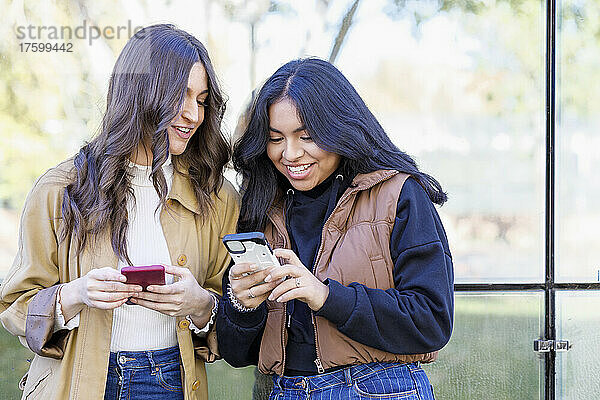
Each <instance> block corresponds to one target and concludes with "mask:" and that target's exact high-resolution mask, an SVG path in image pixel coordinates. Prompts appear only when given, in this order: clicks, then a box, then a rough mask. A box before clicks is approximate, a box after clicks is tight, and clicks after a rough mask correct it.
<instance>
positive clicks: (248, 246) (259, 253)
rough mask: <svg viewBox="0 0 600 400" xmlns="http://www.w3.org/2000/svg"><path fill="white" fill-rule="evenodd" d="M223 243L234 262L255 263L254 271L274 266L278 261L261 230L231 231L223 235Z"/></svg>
mask: <svg viewBox="0 0 600 400" xmlns="http://www.w3.org/2000/svg"><path fill="white" fill-rule="evenodd" d="M223 244H224V245H225V247H226V248H227V251H228V252H229V255H231V258H232V259H233V262H234V263H236V264H240V263H249V264H256V265H257V266H258V268H257V269H256V271H260V270H263V269H265V268H268V267H271V266H276V267H279V266H280V264H279V261H278V260H277V257H275V255H274V254H273V251H272V250H271V246H269V243H267V240H266V239H265V235H264V234H263V233H262V232H247V233H232V234H229V235H225V236H224V237H223Z"/></svg>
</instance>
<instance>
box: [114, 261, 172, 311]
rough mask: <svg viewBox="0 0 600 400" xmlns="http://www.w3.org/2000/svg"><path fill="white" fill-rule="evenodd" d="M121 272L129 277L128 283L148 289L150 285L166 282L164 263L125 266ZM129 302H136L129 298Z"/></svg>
mask: <svg viewBox="0 0 600 400" xmlns="http://www.w3.org/2000/svg"><path fill="white" fill-rule="evenodd" d="M121 273H122V274H123V275H125V276H126V277H127V282H126V283H128V284H134V285H140V286H141V287H142V290H146V287H148V285H164V284H165V267H163V266H162V265H141V266H136V267H123V268H121ZM127 304H134V303H132V302H131V301H129V300H127Z"/></svg>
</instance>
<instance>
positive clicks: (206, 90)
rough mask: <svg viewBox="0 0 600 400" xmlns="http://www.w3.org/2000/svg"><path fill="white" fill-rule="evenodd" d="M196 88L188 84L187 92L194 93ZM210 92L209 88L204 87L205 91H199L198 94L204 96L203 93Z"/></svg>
mask: <svg viewBox="0 0 600 400" xmlns="http://www.w3.org/2000/svg"><path fill="white" fill-rule="evenodd" d="M193 91H194V89H192V88H191V87H189V86H188V88H187V92H188V93H193ZM206 93H208V89H204V90H203V91H201V92H200V93H198V96H202V95H203V94H206Z"/></svg>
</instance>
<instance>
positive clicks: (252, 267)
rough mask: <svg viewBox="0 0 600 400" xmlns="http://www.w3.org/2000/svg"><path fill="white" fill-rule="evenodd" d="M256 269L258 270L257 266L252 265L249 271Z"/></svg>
mask: <svg viewBox="0 0 600 400" xmlns="http://www.w3.org/2000/svg"><path fill="white" fill-rule="evenodd" d="M256 268H258V265H256V264H252V265H251V266H250V269H251V270H252V271H254V270H255V269H256Z"/></svg>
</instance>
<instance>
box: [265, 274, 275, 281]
mask: <svg viewBox="0 0 600 400" xmlns="http://www.w3.org/2000/svg"><path fill="white" fill-rule="evenodd" d="M271 279H273V277H272V276H271V275H267V276H266V277H265V282H271Z"/></svg>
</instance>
